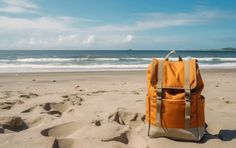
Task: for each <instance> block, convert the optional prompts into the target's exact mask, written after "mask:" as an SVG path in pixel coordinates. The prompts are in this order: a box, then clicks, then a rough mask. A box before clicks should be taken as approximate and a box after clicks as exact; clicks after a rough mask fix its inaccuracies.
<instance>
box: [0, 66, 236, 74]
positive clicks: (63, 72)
mask: <svg viewBox="0 0 236 148" xmlns="http://www.w3.org/2000/svg"><path fill="white" fill-rule="evenodd" d="M200 71H201V72H204V73H205V72H227V73H228V72H236V68H225V69H224V68H221V69H220V68H215V69H213V68H212V69H200ZM139 72H140V73H142V72H146V69H145V70H144V69H140V70H133V69H130V70H99V71H96V70H94V71H52V72H50V71H45V72H42V71H40V72H6V73H5V72H4V73H1V72H0V76H1V75H2V76H4V75H12V74H23V75H30V74H33V75H34V74H43V75H44V74H67V73H68V74H76V73H78V74H79V73H81V74H82V73H90V74H93V73H139Z"/></svg>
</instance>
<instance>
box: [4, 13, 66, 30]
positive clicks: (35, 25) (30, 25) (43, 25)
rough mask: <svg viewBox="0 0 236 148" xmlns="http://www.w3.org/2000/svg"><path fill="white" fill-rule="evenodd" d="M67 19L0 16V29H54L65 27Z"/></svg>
mask: <svg viewBox="0 0 236 148" xmlns="http://www.w3.org/2000/svg"><path fill="white" fill-rule="evenodd" d="M66 25H67V21H65V20H63V19H59V18H52V17H39V18H35V19H28V18H14V17H7V16H0V29H1V30H12V29H20V30H24V29H27V30H30V29H39V30H45V29H48V30H55V29H65V28H68V27H66Z"/></svg>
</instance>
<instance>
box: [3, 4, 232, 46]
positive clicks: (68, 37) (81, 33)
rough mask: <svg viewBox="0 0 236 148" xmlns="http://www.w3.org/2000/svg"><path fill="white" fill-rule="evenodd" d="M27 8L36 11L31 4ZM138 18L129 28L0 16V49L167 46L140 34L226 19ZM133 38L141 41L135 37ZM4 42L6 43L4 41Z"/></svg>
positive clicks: (209, 14)
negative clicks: (154, 44) (135, 35)
mask: <svg viewBox="0 0 236 148" xmlns="http://www.w3.org/2000/svg"><path fill="white" fill-rule="evenodd" d="M0 1H1V0H0ZM28 2H29V1H28ZM9 5H12V6H15V5H17V3H16V4H13V2H12V4H9ZM19 5H20V4H19ZM17 7H18V6H17ZM28 7H32V9H37V6H34V4H33V5H32V6H31V5H29V6H27V8H28ZM34 7H36V8H34ZM1 8H2V7H1V6H0V10H1ZM27 10H28V9H27ZM138 15H139V16H140V19H138V20H136V21H134V22H133V23H129V24H105V25H98V24H96V23H93V26H91V24H89V25H86V23H90V22H91V21H93V20H90V19H87V18H75V17H70V16H54V17H46V16H40V17H37V16H36V17H34V18H24V17H10V16H1V15H0V49H16V48H17V49H18V48H21V49H24V48H29V49H35V48H37V49H51V48H53V49H58V48H63V47H71V48H72V47H73V48H76V49H77V48H81V49H84V48H91V49H92V48H93V49H98V48H100V49H101V48H103V47H104V48H109V49H112V48H116V49H117V48H125V49H126V48H129V47H130V46H131V45H132V47H133V46H135V45H136V46H137V45H140V44H143V45H144V44H145V43H146V44H147V43H148V44H152V43H156V44H158V43H159V44H160V43H163V44H168V41H169V40H171V38H170V36H168V37H165V40H164V41H163V40H162V37H161V39H158V40H155V39H156V38H158V37H160V36H158V35H152V36H150V37H149V36H147V35H146V36H145V35H142V33H143V32H145V31H149V30H153V29H155V30H156V29H162V28H167V27H175V26H187V25H189V26H190V25H199V24H204V23H206V24H209V23H211V22H212V21H215V20H217V19H218V20H221V19H222V18H227V17H228V16H226V15H224V14H222V13H218V12H215V11H205V12H203V11H202V12H192V13H145V14H138ZM81 24H82V25H81ZM133 34H137V35H139V36H141V37H139V38H137V37H134V36H133ZM140 34H141V35H140ZM95 35H96V36H95ZM124 35H126V36H124ZM6 38H7V40H4V39H6ZM3 40H4V41H3ZM183 42H184V41H183ZM95 43H96V44H95ZM128 43H132V44H128ZM68 49H69V48H68Z"/></svg>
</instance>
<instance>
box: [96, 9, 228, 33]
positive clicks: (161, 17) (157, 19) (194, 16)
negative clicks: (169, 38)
mask: <svg viewBox="0 0 236 148" xmlns="http://www.w3.org/2000/svg"><path fill="white" fill-rule="evenodd" d="M138 15H139V16H140V17H143V19H140V20H138V21H136V22H134V23H133V24H129V25H119V24H109V25H102V26H96V27H95V28H94V31H99V32H111V31H116V32H126V31H144V30H151V29H161V28H167V27H175V26H188V25H199V24H205V23H210V22H213V21H215V20H219V19H223V18H229V15H226V14H224V13H223V12H217V11H197V12H191V13H142V14H138Z"/></svg>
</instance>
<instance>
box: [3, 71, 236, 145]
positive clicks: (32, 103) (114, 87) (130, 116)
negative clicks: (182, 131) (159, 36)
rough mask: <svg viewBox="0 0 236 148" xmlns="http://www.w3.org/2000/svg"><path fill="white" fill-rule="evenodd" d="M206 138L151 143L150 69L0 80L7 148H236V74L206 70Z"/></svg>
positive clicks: (10, 76) (11, 76)
mask: <svg viewBox="0 0 236 148" xmlns="http://www.w3.org/2000/svg"><path fill="white" fill-rule="evenodd" d="M202 77H203V80H204V82H205V88H204V91H203V95H204V96H205V98H206V106H205V109H206V112H205V116H206V124H207V134H206V136H205V137H204V139H202V141H201V142H184V141H174V140H170V139H167V138H155V139H151V138H149V137H148V136H147V130H146V127H145V123H144V118H145V114H144V113H145V95H146V80H145V79H146V77H145V71H130V72H71V73H69V72H68V73H20V74H15V73H12V74H0V147H1V148H16V147H17V148H27V147H38V148H42V147H43V148H58V147H60V148H79V147H81V148H92V147H96V148H98V147H101V148H105V147H107V148H110V147H117V148H118V147H122V148H123V147H133V148H157V147H158V148H169V147H173V146H174V147H177V148H184V147H191V148H192V147H206V148H210V147H214V148H226V147H227V148H234V147H235V146H236V124H235V123H236V118H235V117H236V100H235V96H236V90H235V88H236V70H235V69H234V70H202Z"/></svg>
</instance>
